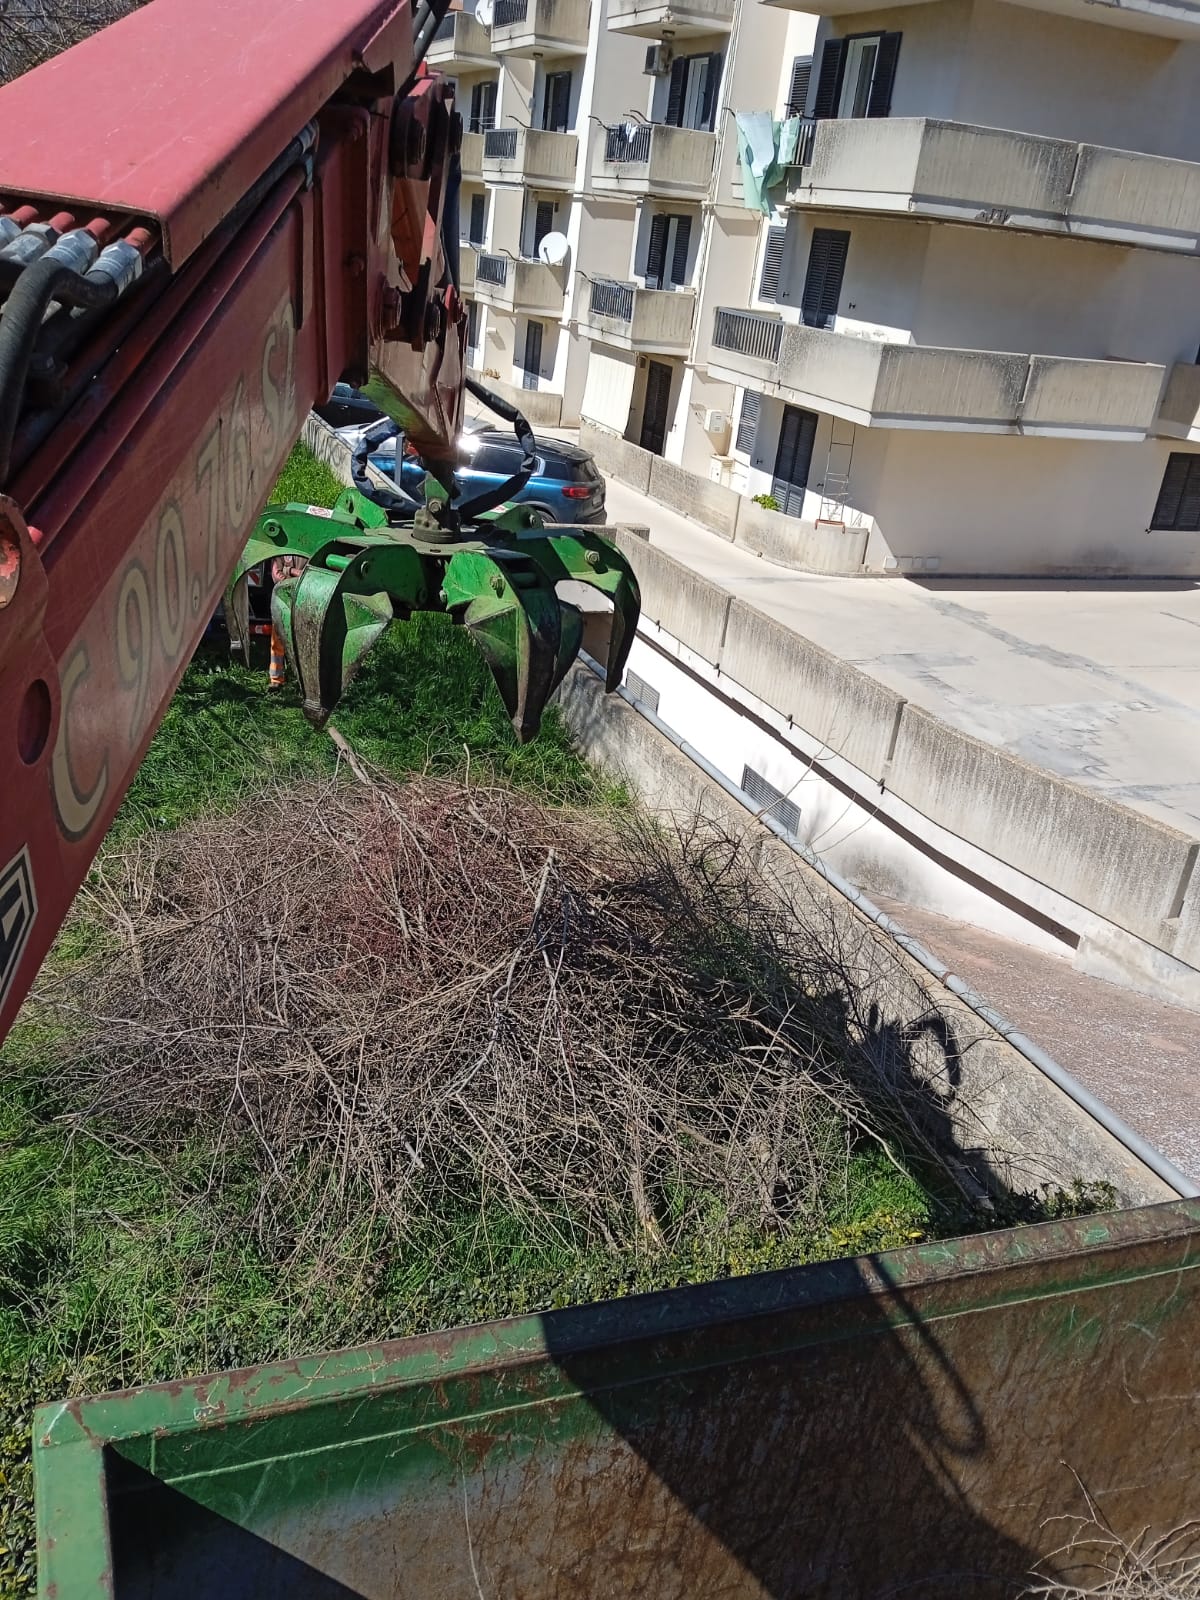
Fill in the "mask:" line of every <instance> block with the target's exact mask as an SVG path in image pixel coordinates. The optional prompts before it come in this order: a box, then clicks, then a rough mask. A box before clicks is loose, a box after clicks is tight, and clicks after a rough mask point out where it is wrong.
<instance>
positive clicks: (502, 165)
mask: <svg viewBox="0 0 1200 1600" xmlns="http://www.w3.org/2000/svg"><path fill="white" fill-rule="evenodd" d="M578 160H579V139H578V137H577V135H575V134H573V133H552V132H550V130H549V129H546V128H492V129H491V131H490V132H488V133H485V134H484V136H483V176H484V179H485V180H486V179H488V178H497V179H501V180H503V181H505V182H509V183H511V182H513V181H515V180H517V179H521V180H522V181H524V182H525V183H527V184H530V185H534V186H540V187H543V188H550V189H560V188H570V187H571V185H572V184H573V183H574V181H575V168H576V165H577V163H578Z"/></svg>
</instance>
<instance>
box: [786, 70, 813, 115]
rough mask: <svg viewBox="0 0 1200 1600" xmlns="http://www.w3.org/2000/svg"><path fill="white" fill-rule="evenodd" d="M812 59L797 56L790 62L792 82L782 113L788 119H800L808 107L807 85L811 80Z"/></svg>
mask: <svg viewBox="0 0 1200 1600" xmlns="http://www.w3.org/2000/svg"><path fill="white" fill-rule="evenodd" d="M812 69H813V58H812V57H811V56H797V57H796V59H795V60H794V61H793V62H792V82H791V86H790V87H789V89H788V97H787V105H786V106H785V107H784V112H785V114H786V115H787V116H789V117H802V116H803V115H804V112H805V108H806V107H807V105H808V85H809V81H810V79H811V78H812Z"/></svg>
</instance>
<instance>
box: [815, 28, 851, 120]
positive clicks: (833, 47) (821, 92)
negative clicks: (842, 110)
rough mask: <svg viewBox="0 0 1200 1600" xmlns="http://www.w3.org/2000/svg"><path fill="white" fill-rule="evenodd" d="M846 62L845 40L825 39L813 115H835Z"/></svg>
mask: <svg viewBox="0 0 1200 1600" xmlns="http://www.w3.org/2000/svg"><path fill="white" fill-rule="evenodd" d="M845 64H846V41H845V40H844V39H826V41H825V48H824V50H822V52H821V70H820V72H819V73H818V74H817V94H816V98H815V99H814V101H813V112H812V114H813V116H814V117H836V116H837V106H838V95H839V94H840V93H841V91H842V68H843V67H844V66H845Z"/></svg>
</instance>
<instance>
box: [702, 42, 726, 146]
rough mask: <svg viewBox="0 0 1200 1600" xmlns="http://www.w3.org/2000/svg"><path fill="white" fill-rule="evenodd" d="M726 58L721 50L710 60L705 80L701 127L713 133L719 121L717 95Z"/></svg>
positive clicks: (711, 56)
mask: <svg viewBox="0 0 1200 1600" xmlns="http://www.w3.org/2000/svg"><path fill="white" fill-rule="evenodd" d="M724 60H725V57H724V56H723V55H722V54H721V52H720V51H719V50H717V51H715V52H714V53H713V54H712V55H710V56H709V58H708V72H707V74H706V76H705V79H704V99H703V102H702V103H701V106H700V126H701V128H702V129H704V130H705V131H706V132H708V133H711V132H712V131H713V128H714V127H715V126H716V121H717V95H718V93H719V92H720V88H721V67H722V65H723V63H724Z"/></svg>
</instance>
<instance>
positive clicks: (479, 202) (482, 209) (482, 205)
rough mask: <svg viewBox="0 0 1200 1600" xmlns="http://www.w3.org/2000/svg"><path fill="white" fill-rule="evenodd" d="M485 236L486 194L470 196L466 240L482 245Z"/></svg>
mask: <svg viewBox="0 0 1200 1600" xmlns="http://www.w3.org/2000/svg"><path fill="white" fill-rule="evenodd" d="M486 238H487V195H486V194H473V195H472V196H471V220H470V221H469V222H468V224H467V240H468V242H469V243H471V244H476V245H482V244H483V242H484V240H485V239H486Z"/></svg>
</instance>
